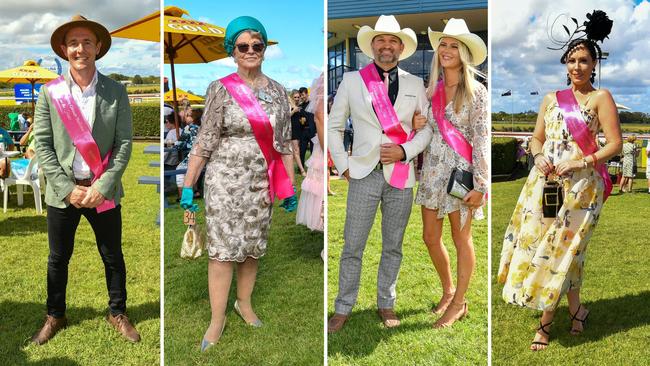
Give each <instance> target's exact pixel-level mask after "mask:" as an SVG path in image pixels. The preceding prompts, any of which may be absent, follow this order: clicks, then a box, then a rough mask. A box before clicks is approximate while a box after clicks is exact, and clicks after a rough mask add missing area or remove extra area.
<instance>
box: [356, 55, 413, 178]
mask: <svg viewBox="0 0 650 366" xmlns="http://www.w3.org/2000/svg"><path fill="white" fill-rule="evenodd" d="M359 74H360V75H361V79H363V83H364V84H365V85H366V89H367V90H368V93H369V94H370V99H371V100H372V105H373V106H374V107H375V113H377V119H379V123H380V124H381V127H382V128H383V129H384V132H385V133H386V136H388V138H389V139H390V140H391V141H392V142H393V143H395V144H398V145H400V144H403V143H405V142H407V141H410V140H411V139H412V138H413V136H414V135H415V130H411V133H410V134H408V135H407V134H406V131H404V129H403V128H402V125H401V123H400V121H399V118H398V117H397V113H396V112H395V108H393V105H392V104H391V103H390V98H389V97H388V92H387V91H386V85H385V84H384V82H383V81H382V80H381V78H380V77H379V73H378V72H377V68H376V67H375V64H374V63H371V64H369V65H368V66H366V67H364V68H363V69H361V70H359ZM409 174H410V167H409V163H405V162H401V161H396V162H395V166H394V167H393V174H392V175H391V177H390V182H388V184H390V185H391V186H393V187H395V188H399V189H404V187H405V186H406V180H407V179H408V177H409Z"/></svg>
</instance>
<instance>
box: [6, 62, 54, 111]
mask: <svg viewBox="0 0 650 366" xmlns="http://www.w3.org/2000/svg"><path fill="white" fill-rule="evenodd" d="M58 77H59V75H57V74H56V73H54V72H52V71H50V70H48V69H46V68H44V67H41V66H39V65H38V63H37V62H36V61H34V60H28V61H25V63H24V64H23V66H18V67H14V68H12V69H8V70H4V71H0V81H6V82H9V83H14V84H18V83H30V84H32V116H33V115H34V92H35V90H34V84H36V83H37V82H39V81H50V80H54V79H56V78H58Z"/></svg>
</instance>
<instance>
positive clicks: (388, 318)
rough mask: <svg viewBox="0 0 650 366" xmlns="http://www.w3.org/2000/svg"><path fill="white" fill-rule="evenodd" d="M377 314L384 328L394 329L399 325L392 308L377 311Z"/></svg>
mask: <svg viewBox="0 0 650 366" xmlns="http://www.w3.org/2000/svg"><path fill="white" fill-rule="evenodd" d="M377 314H379V317H380V318H381V322H382V323H384V327H386V328H395V327H397V326H399V324H400V321H399V318H398V317H397V314H395V311H394V310H393V309H392V308H386V309H377Z"/></svg>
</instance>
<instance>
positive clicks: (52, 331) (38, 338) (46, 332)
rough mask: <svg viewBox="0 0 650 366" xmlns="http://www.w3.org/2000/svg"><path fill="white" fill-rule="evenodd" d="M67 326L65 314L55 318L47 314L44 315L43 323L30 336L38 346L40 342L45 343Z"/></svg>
mask: <svg viewBox="0 0 650 366" xmlns="http://www.w3.org/2000/svg"><path fill="white" fill-rule="evenodd" d="M67 326H68V319H67V318H66V317H65V316H63V317H61V318H55V317H53V316H52V315H47V316H46V317H45V324H43V327H42V328H41V329H39V330H38V332H36V333H34V335H33V336H32V342H34V343H36V344H38V345H39V346H40V345H41V344H45V343H47V341H49V340H50V339H52V338H54V336H55V335H56V333H58V332H59V331H60V330H61V329H63V328H65V327H67Z"/></svg>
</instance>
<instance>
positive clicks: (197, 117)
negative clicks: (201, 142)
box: [191, 109, 203, 126]
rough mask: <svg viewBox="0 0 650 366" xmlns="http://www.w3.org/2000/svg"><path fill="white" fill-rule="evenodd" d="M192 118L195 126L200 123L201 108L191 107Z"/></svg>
mask: <svg viewBox="0 0 650 366" xmlns="http://www.w3.org/2000/svg"><path fill="white" fill-rule="evenodd" d="M191 113H192V120H193V121H194V124H195V125H197V126H200V125H201V117H203V109H192V112H191Z"/></svg>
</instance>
